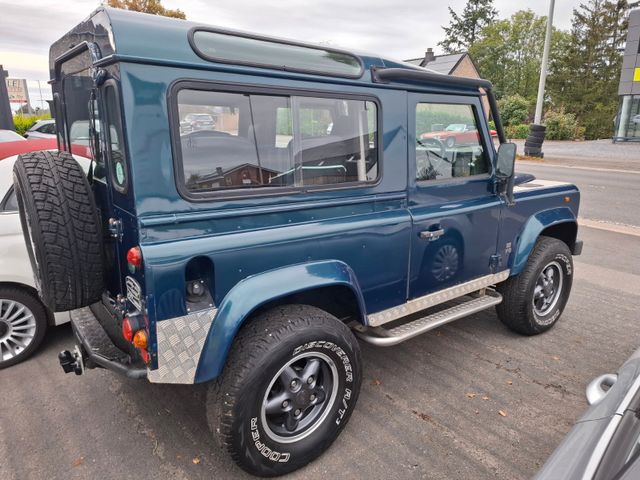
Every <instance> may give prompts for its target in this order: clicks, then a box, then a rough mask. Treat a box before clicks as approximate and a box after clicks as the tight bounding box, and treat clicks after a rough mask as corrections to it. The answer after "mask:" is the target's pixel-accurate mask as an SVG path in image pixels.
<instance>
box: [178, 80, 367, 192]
mask: <svg viewBox="0 0 640 480" xmlns="http://www.w3.org/2000/svg"><path fill="white" fill-rule="evenodd" d="M178 118H179V125H175V126H174V128H177V129H179V131H180V137H179V138H180V142H179V145H178V147H179V149H180V157H181V159H182V169H183V178H184V185H185V187H186V189H187V191H189V192H195V193H197V192H207V191H216V190H228V189H277V188H278V187H289V188H291V187H307V186H314V185H336V184H348V183H366V182H372V181H375V180H376V179H377V177H378V131H377V129H378V126H377V107H376V104H375V103H374V102H372V101H367V100H354V99H341V98H319V97H304V96H287V95H262V94H251V93H229V92H215V91H203V90H186V89H185V90H181V91H180V92H179V93H178Z"/></svg>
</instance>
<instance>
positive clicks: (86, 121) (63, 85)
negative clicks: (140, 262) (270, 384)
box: [54, 50, 123, 297]
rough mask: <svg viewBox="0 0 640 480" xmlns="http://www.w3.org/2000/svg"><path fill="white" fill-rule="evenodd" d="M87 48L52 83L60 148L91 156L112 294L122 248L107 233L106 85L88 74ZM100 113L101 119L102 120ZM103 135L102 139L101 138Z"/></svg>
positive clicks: (111, 210) (117, 286)
mask: <svg viewBox="0 0 640 480" xmlns="http://www.w3.org/2000/svg"><path fill="white" fill-rule="evenodd" d="M91 65H92V61H91V57H90V53H89V50H84V51H81V52H79V53H78V54H77V55H76V56H74V57H71V58H69V59H68V60H66V61H65V62H64V63H62V64H61V66H60V73H61V82H60V85H54V90H55V91H56V95H55V96H56V97H58V96H59V97H58V98H60V97H61V99H60V100H61V101H60V103H61V108H60V109H59V110H61V112H60V113H61V115H59V116H60V118H59V119H57V120H56V121H57V122H58V124H57V125H58V127H59V132H58V135H59V140H60V143H61V145H60V148H61V149H62V150H65V151H68V152H70V153H72V154H74V155H79V156H82V157H85V158H89V159H92V160H93V169H92V172H91V173H90V174H89V178H90V179H91V183H92V189H93V192H94V194H95V197H96V203H97V206H98V210H99V215H100V217H101V221H102V227H103V237H104V242H105V243H104V247H105V248H104V255H105V264H106V278H105V282H106V288H107V290H108V291H109V292H110V294H111V295H112V296H113V297H115V296H116V295H117V294H119V293H122V282H121V272H120V265H119V263H120V262H118V259H119V258H120V256H121V255H123V253H122V252H121V246H120V242H119V241H118V238H117V235H115V236H111V235H110V225H109V219H111V218H116V217H117V211H116V207H115V204H114V194H113V191H112V189H111V188H110V185H109V180H110V179H109V178H108V172H109V169H108V166H107V157H108V155H107V152H106V151H104V150H105V148H104V147H105V146H106V145H107V144H108V140H106V139H107V138H108V137H107V136H106V134H105V132H104V130H105V128H104V127H103V125H104V124H105V120H104V118H105V117H104V115H102V111H103V110H104V109H105V108H106V107H105V103H104V102H102V99H101V97H102V96H103V95H104V91H105V87H104V86H103V87H102V89H98V88H96V86H95V83H94V80H93V77H92V75H91ZM101 116H103V119H102V120H101V118H100V117H101ZM107 123H108V122H107ZM112 128H113V127H112ZM101 136H102V140H101Z"/></svg>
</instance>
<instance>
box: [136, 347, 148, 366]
mask: <svg viewBox="0 0 640 480" xmlns="http://www.w3.org/2000/svg"><path fill="white" fill-rule="evenodd" d="M138 352H140V357H141V358H142V361H143V362H144V363H149V352H147V351H146V350H142V349H140V350H138Z"/></svg>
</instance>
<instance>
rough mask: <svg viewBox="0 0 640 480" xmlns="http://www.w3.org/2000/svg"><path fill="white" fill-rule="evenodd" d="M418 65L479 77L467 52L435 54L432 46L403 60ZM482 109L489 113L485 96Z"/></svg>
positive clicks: (456, 75) (439, 71)
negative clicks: (414, 56)
mask: <svg viewBox="0 0 640 480" xmlns="http://www.w3.org/2000/svg"><path fill="white" fill-rule="evenodd" d="M405 62H407V63H412V64H413V65H417V66H419V67H424V68H428V69H429V70H433V71H434V72H437V73H442V74H443V75H453V76H454V77H470V78H480V73H479V72H478V69H477V68H476V65H475V63H473V59H472V58H471V55H469V54H468V53H467V52H460V53H451V54H449V55H436V54H434V53H433V49H432V48H427V51H426V52H425V54H424V57H419V58H410V59H408V60H405ZM482 103H483V106H484V111H485V113H486V114H487V115H488V114H489V101H488V100H487V97H486V96H485V97H484V98H483V100H482Z"/></svg>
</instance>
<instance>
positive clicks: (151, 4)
mask: <svg viewBox="0 0 640 480" xmlns="http://www.w3.org/2000/svg"><path fill="white" fill-rule="evenodd" d="M107 5H109V6H110V7H114V8H121V9H123V10H132V11H134V12H143V13H151V14H153V15H162V16H163V17H173V18H181V19H183V20H184V19H186V18H187V17H186V15H185V14H184V12H183V11H182V10H180V9H179V8H177V9H175V10H171V9H168V8H165V7H163V6H162V2H161V1H160V0H108V1H107Z"/></svg>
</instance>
